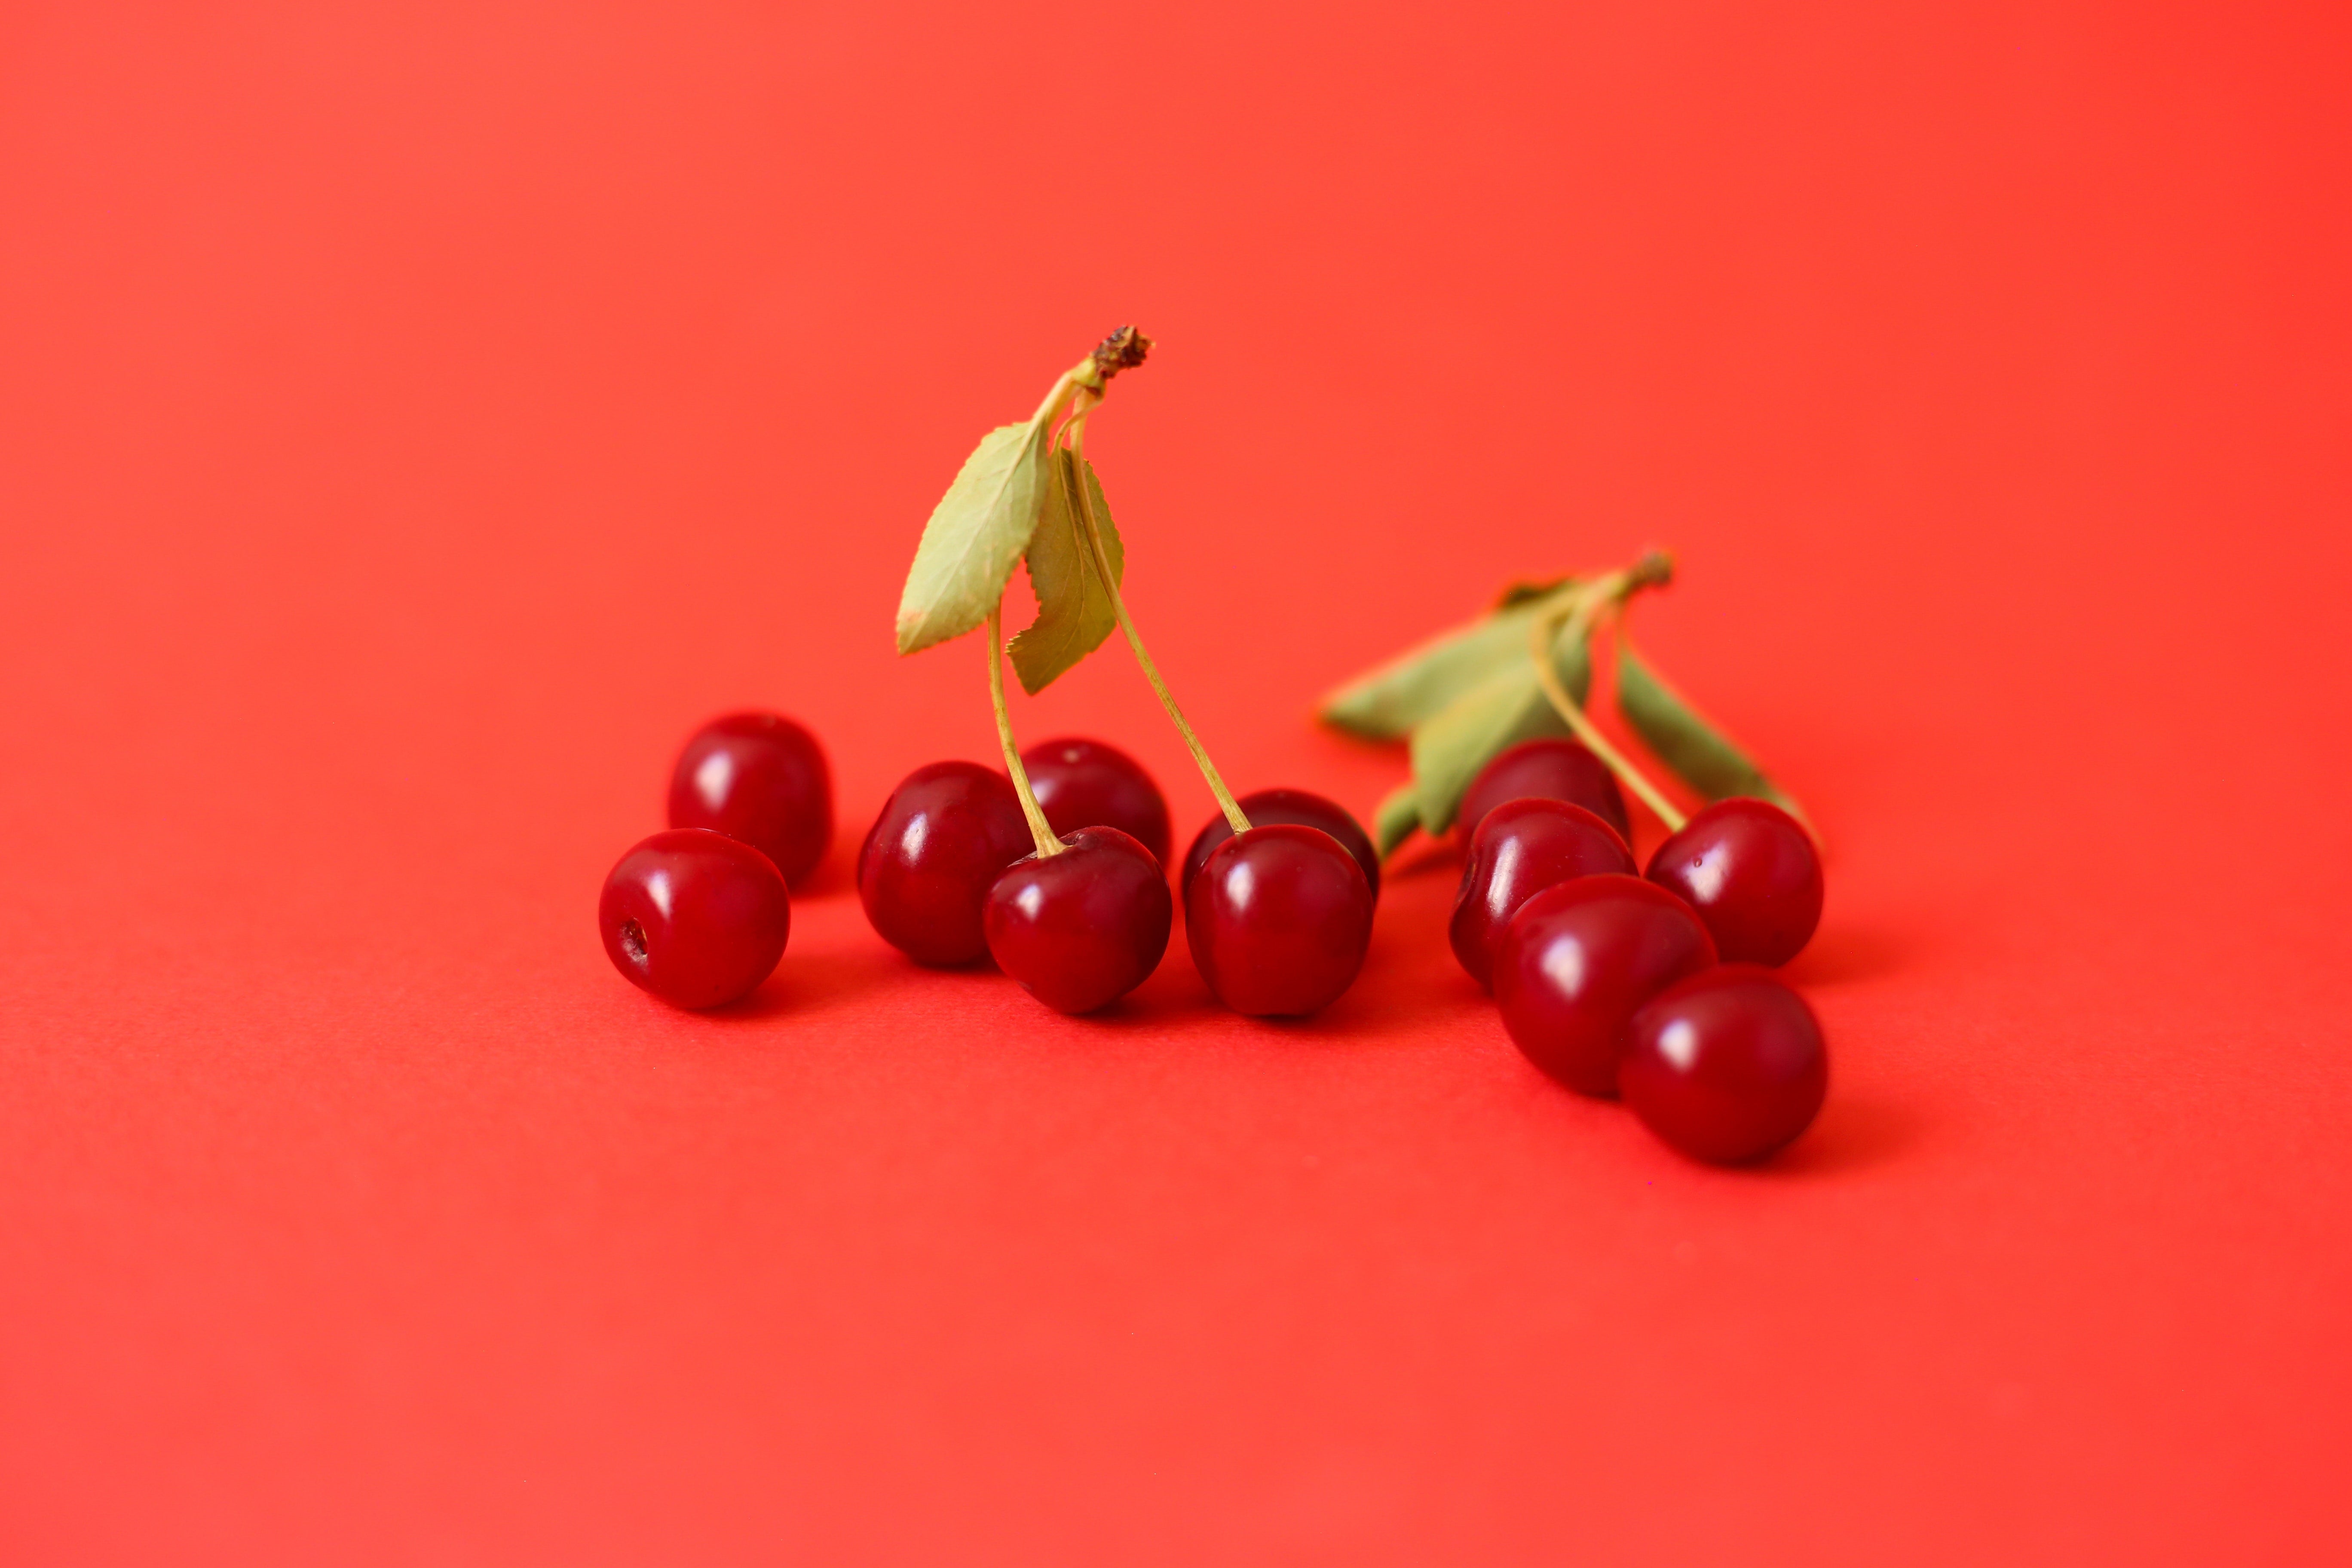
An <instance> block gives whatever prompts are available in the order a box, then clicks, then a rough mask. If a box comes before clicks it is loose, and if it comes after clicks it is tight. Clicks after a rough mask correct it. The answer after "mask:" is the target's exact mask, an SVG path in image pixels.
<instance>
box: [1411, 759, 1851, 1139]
mask: <svg viewBox="0 0 2352 1568" xmlns="http://www.w3.org/2000/svg"><path fill="white" fill-rule="evenodd" d="M1461 820H1462V830H1463V832H1464V834H1465V836H1466V837H1467V838H1468V840H1469V855H1468V859H1467V861H1466V863H1465V865H1464V867H1463V868H1462V888H1461V891H1460V892H1459V893H1458V894H1457V895H1456V897H1455V900H1454V920H1453V925H1452V929H1451V933H1450V934H1451V936H1452V938H1453V942H1454V956H1455V957H1456V958H1458V959H1460V960H1461V961H1462V967H1463V968H1465V969H1466V970H1468V971H1469V972H1470V974H1471V976H1472V978H1474V979H1475V980H1476V981H1477V982H1478V984H1480V985H1482V986H1485V987H1486V989H1487V990H1488V991H1490V992H1491V993H1493V994H1494V997H1495V1001H1496V1005H1497V1006H1499V1007H1500V1009H1501V1010H1502V1015H1503V1025H1504V1027H1505V1028H1507V1030H1509V1031H1510V1036H1511V1038H1512V1040H1513V1041H1514V1042H1516V1043H1517V1046H1518V1047H1519V1049H1520V1050H1522V1051H1524V1052H1525V1053H1527V1056H1528V1060H1530V1061H1532V1062H1534V1063H1535V1064H1536V1066H1538V1068H1542V1069H1543V1070H1544V1071H1545V1072H1547V1073H1549V1074H1550V1075H1551V1076H1552V1077H1553V1078H1555V1079H1559V1081H1560V1082H1562V1083H1564V1084H1566V1085H1568V1086H1569V1087H1570V1089H1577V1090H1579V1091H1580V1092H1581V1093H1585V1094H1591V1095H1600V1096H1611V1095H1619V1096H1622V1097H1623V1099H1624V1100H1625V1102H1626V1103H1627V1104H1628V1105H1630V1106H1632V1107H1633V1112H1634V1114H1635V1115H1637V1116H1639V1117H1640V1118H1641V1119H1642V1121H1643V1123H1644V1124H1645V1125H1646V1126H1648V1127H1649V1128H1650V1130H1651V1131H1654V1132H1655V1133H1657V1134H1658V1136H1659V1137H1661V1138H1663V1139H1664V1140H1665V1141H1666V1142H1668V1143H1670V1144H1672V1145H1674V1146H1675V1148H1676V1149H1679V1150H1681V1151H1682V1152H1684V1153H1685V1154H1689V1155H1691V1156H1693V1157H1694V1158H1696V1159H1701V1160H1709V1161H1714V1162H1717V1163H1738V1162H1743V1161H1748V1160H1758V1159H1761V1158H1763V1157H1764V1156H1765V1155H1767V1154H1769V1153H1771V1152H1773V1151H1774V1150H1776V1149H1779V1148H1780V1147H1781V1146H1782V1145H1784V1144H1786V1143H1787V1142H1789V1141H1790V1139H1792V1138H1794V1137H1796V1136H1797V1134H1798V1133H1800V1132H1801V1131H1804V1130H1805V1128H1806V1126H1807V1124H1809V1123H1810V1122H1811V1121H1812V1119H1813V1116H1814V1113H1815V1112H1816V1111H1818V1110H1821V1106H1822V1096H1823V1094H1824V1093H1825V1092H1826V1091H1827V1089H1828V1087H1829V1058H1828V1056H1827V1054H1826V1053H1825V1052H1824V1050H1823V1048H1822V1032H1821V1026H1820V1024H1819V1023H1818V1022H1817V1021H1816V1020H1815V1019H1814V1017H1813V1014H1812V1009H1811V1008H1810V1007H1808V1006H1807V1005H1805V1001H1804V998H1802V997H1801V996H1799V995H1798V994H1796V992H1794V991H1792V990H1790V988H1789V987H1788V986H1787V985H1786V984H1783V983H1782V982H1781V981H1780V979H1779V978H1778V977H1777V976H1775V975H1774V974H1773V973H1771V970H1772V969H1773V968H1776V967H1778V966H1779V965H1780V964H1783V963H1787V962H1788V961H1789V960H1790V959H1791V958H1794V957H1795V956H1796V955H1797V953H1798V952H1799V951H1800V950H1801V949H1802V948H1803V947H1804V945H1805V943H1806V942H1809V941H1811V938H1812V934H1813V929H1814V927H1815V926H1817V925H1819V924H1820V923H1821V918H1822V862H1821V857H1820V855H1819V854H1818V853H1817V852H1816V851H1815V849H1814V847H1813V840H1812V837H1811V835H1810V834H1809V833H1807V832H1806V831H1805V828H1804V826H1803V825H1802V824H1801V823H1799V822H1798V821H1797V819H1796V818H1795V817H1793V816H1790V815H1789V814H1788V813H1787V812H1785V811H1783V810H1781V809H1780V807H1779V806H1777V805H1772V804H1771V803H1769V801H1762V800H1750V799H1744V798H1735V799H1730V800H1720V801H1717V802H1716V803H1715V804H1714V805H1710V806H1707V807H1706V809H1705V810H1703V811H1700V812H1699V813H1698V814H1697V815H1696V816H1693V817H1691V818H1690V820H1689V821H1688V822H1686V823H1685V824H1684V825H1683V826H1681V827H1679V828H1677V829H1675V832H1674V833H1673V834H1672V835H1671V836H1670V837H1668V838H1667V839H1666V840H1665V842H1664V843H1663V844H1661V845H1659V846H1658V848H1657V852H1656V853H1655V854H1654V855H1652V856H1651V857H1650V864H1649V868H1648V871H1647V873H1646V875H1636V869H1637V868H1636V865H1635V862H1634V859H1633V851H1632V850H1631V849H1629V848H1628V847H1627V841H1628V837H1629V834H1628V831H1627V829H1628V826H1629V825H1628V822H1627V819H1626V815H1625V801H1624V797H1623V796H1622V795H1620V794H1619V793H1618V789H1617V781H1616V780H1615V779H1614V778H1612V777H1611V776H1610V773H1609V771H1608V769H1607V768H1605V767H1604V766H1602V765H1601V760H1600V759H1599V758H1598V757H1596V756H1594V755H1593V754H1592V753H1591V752H1590V751H1588V750H1586V749H1585V748H1584V747H1583V746H1581V745H1579V744H1578V743H1577V742H1574V741H1568V740H1559V741H1528V742H1523V743H1521V744H1519V745H1517V746H1514V747H1512V748H1511V749H1509V750H1508V751H1506V752H1502V753H1501V754H1500V755H1498V756H1496V758H1495V760H1494V761H1493V762H1491V763H1487V764H1486V768H1485V770H1484V771H1483V772H1481V773H1479V775H1478V777H1477V778H1476V779H1475V780H1474V781H1473V782H1472V784H1471V786H1470V788H1469V790H1468V792H1467V793H1466V794H1465V795H1464V796H1463V800H1462V811H1461Z"/></svg>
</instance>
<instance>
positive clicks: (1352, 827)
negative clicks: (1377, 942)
mask: <svg viewBox="0 0 2352 1568" xmlns="http://www.w3.org/2000/svg"><path fill="white" fill-rule="evenodd" d="M1234 805H1238V806H1240V807H1241V808H1242V815H1243V816H1246V817H1248V818H1249V819H1250V826H1252V827H1271V826H1274V825H1275V824H1276V823H1278V822H1287V823H1290V824H1292V825H1293V826H1298V827H1319V828H1321V829H1322V830H1323V831H1324V832H1326V833H1328V834H1329V835H1330V836H1331V837H1334V838H1336V839H1338V840H1339V847H1341V848H1343V849H1345V850H1346V851H1347V852H1348V853H1349V854H1350V855H1353V856H1354V857H1355V858H1356V864H1357V865H1358V866H1359V867H1360V868H1362V870H1363V873H1364V881H1365V883H1366V884H1367V885H1368V886H1370V889H1372V897H1373V898H1374V899H1378V898H1379V897H1380V896H1381V854H1380V851H1379V850H1377V849H1375V848H1373V847H1372V838H1371V835H1370V834H1368V833H1366V832H1365V831H1364V830H1363V827H1362V826H1361V825H1360V824H1359V823H1358V822H1357V821H1356V819H1355V818H1354V817H1352V816H1349V815H1348V810H1347V807H1345V806H1343V805H1339V803H1338V802H1336V801H1329V800H1326V799H1324V798H1323V797H1322V796H1321V795H1316V794H1313V793H1312V792H1310V791H1307V790H1303V789H1262V790H1256V791H1254V792H1252V793H1251V794H1249V795H1244V796H1242V797H1241V799H1239V800H1237V801H1235V802H1234ZM1233 836H1234V825H1233V824H1232V823H1230V822H1227V821H1226V820H1225V816H1224V813H1223V812H1219V813H1218V814H1217V815H1216V816H1213V817H1211V818H1210V819H1209V821H1208V823H1207V825H1206V826H1203V827H1202V829H1201V831H1200V832H1198V833H1196V834H1194V835H1193V836H1192V847H1191V848H1190V849H1187V850H1186V851H1185V852H1184V871H1183V875H1182V876H1181V878H1180V879H1178V889H1179V891H1180V893H1181V896H1183V897H1185V898H1188V899H1189V898H1190V897H1191V896H1192V879H1193V878H1195V877H1197V876H1199V875H1200V874H1201V868H1202V867H1203V866H1205V865H1207V864H1208V863H1209V857H1210V856H1212V855H1213V854H1215V853H1216V852H1217V846H1218V845H1220V844H1223V842H1224V841H1225V840H1226V839H1228V838H1231V837H1233ZM1187 907H1188V908H1189V907H1190V906H1189V905H1188V906H1187Z"/></svg>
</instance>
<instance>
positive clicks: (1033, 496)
mask: <svg viewBox="0 0 2352 1568" xmlns="http://www.w3.org/2000/svg"><path fill="white" fill-rule="evenodd" d="M1044 479H1045V426H1043V425H1041V424H1038V423H1035V422H1032V423H1030V424H1027V425H1005V426H999V427H998V428H996V429H994V430H991V431H990V432H989V433H988V434H987V435H985V436H983V437H981V438H980V445H979V446H977V447H973V448H972V451H971V457H969V458H965V459H964V463H963V470H962V471H961V473H959V474H957V475H956V477H955V483H953V484H951V485H950V486H949V487H948V493H947V494H945V495H944V496H941V497H940V504H939V505H938V506H937V507H935V508H933V509H932V510H931V521H929V522H928V523H926V524H924V525H923V542H921V543H920V544H919V545H917V546H916V547H915V563H914V564H913V565H912V566H910V567H908V569H907V588H906V592H905V593H904V594H902V595H899V598H898V651H899V652H900V653H914V652H917V651H919V650H920V649H922V648H927V647H930V646H931V645H932V644H933V643H940V642H945V641H947V640H948V639H949V638H950V637H961V636H962V635H963V634H964V633H966V632H968V631H970V630H971V629H972V628H973V627H974V626H978V625H980V624H981V622H982V621H984V620H986V619H987V618H988V612H989V608H990V606H991V605H994V604H995V603H996V602H997V600H998V599H999V598H1001V597H1003V594H1004V584H1006V583H1007V582H1008V581H1009V580H1010V579H1011V578H1012V576H1013V563H1014V562H1016V561H1018V560H1020V559H1021V552H1023V551H1024V550H1026V549H1028V548H1029V536H1030V533H1031V532H1032V531H1034V529H1035V527H1036V525H1037V506H1038V503H1039V501H1041V500H1043V499H1044V490H1045V484H1044V482H1043V481H1044Z"/></svg>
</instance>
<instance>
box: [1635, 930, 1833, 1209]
mask: <svg viewBox="0 0 2352 1568" xmlns="http://www.w3.org/2000/svg"><path fill="white" fill-rule="evenodd" d="M1628 1034H1629V1036H1630V1043H1629V1044H1628V1046H1627V1047H1626V1051H1625V1058H1624V1059H1623V1060H1622V1061H1621V1062H1619V1063H1618V1064H1617V1090H1618V1092H1619V1093H1620V1094H1622V1095H1623V1096H1624V1097H1625V1103H1626V1104H1627V1105H1630V1106H1632V1107H1633V1114H1634V1115H1636V1116H1638V1117H1640V1118H1641V1119H1642V1122H1643V1125H1644V1126H1646V1127H1647V1128H1649V1130H1650V1131H1653V1132H1654V1133H1656V1134H1657V1135H1658V1136H1659V1137H1661V1138H1663V1139H1664V1140H1665V1141H1666V1142H1669V1143H1671V1144H1673V1145H1674V1146H1675V1148H1676V1149H1679V1150H1681V1151H1682V1152H1684V1153H1685V1154H1687V1155H1689V1156H1690V1157H1691V1158H1692V1159H1694V1160H1706V1161H1710V1162H1712V1163H1716V1164H1718V1165H1731V1164H1738V1163H1741V1162H1743V1161H1748V1160H1760V1159H1762V1158H1764V1156H1766V1155H1767V1154H1769V1153H1771V1152H1773V1151H1774V1150H1776V1149H1779V1148H1780V1147H1781V1146H1782V1145H1784V1144H1786V1143H1787V1142H1789V1141H1790V1139H1792V1138H1794V1137H1796V1135H1797V1134H1798V1133H1800V1132H1802V1131H1804V1130H1805V1129H1806V1128H1807V1127H1808V1126H1810V1125H1811V1122H1812V1120H1813V1116H1814V1113H1815V1112H1817V1111H1819V1110H1821V1108H1822V1097H1823V1096H1824V1095H1826V1094H1827V1093H1828V1092H1829V1083H1830V1061H1829V1053H1828V1052H1827V1051H1826V1050H1825V1049H1824V1048H1823V1047H1822V1026H1821V1023H1820V1020H1818V1019H1816V1018H1815V1017H1814V1016H1813V1010H1812V1009H1811V1007H1808V1006H1806V1005H1805V999H1804V998H1803V997H1801V996H1800V995H1798V994H1796V993H1795V992H1794V991H1791V990H1790V989H1789V987H1788V986H1787V985H1785V984H1782V983H1781V982H1780V978H1779V977H1778V976H1776V975H1774V974H1773V973H1771V972H1770V971H1769V970H1766V969H1763V968H1759V966H1757V965H1755V964H1752V963H1727V964H1722V965H1719V966H1717V968H1714V969H1710V970H1707V971H1706V972H1705V973H1699V974H1694V975H1692V976H1691V977H1690V978H1689V979H1687V980H1685V981H1683V982H1681V983H1680V984H1675V985H1671V986H1668V987H1667V988H1666V989H1665V990H1664V991H1661V992H1660V993H1658V994H1656V995H1655V996H1653V997H1651V998H1650V1000H1649V1001H1648V1002H1647V1003H1645V1004H1644V1005H1643V1007H1642V1009H1641V1011H1639V1012H1637V1013H1635V1014H1634V1015H1633V1024H1632V1026H1631V1027H1630V1028H1629V1030H1628Z"/></svg>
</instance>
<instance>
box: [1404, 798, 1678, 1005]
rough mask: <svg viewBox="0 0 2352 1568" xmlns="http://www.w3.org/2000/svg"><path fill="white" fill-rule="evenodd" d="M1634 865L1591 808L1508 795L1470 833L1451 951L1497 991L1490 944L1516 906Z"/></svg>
mask: <svg viewBox="0 0 2352 1568" xmlns="http://www.w3.org/2000/svg"><path fill="white" fill-rule="evenodd" d="M1635 869H1636V868H1635V866H1634V862H1633V851H1632V850H1631V849H1628V848H1626V847H1625V840H1624V839H1623V838H1622V837H1619V836H1618V832H1617V830H1616V829H1615V828H1613V827H1612V826H1609V825H1608V824H1607V823H1605V822H1603V821H1601V818H1599V817H1598V816H1594V815H1593V814H1592V813H1591V812H1589V811H1587V810H1585V809H1584V807H1582V806H1580V805H1570V804H1569V803H1568V802H1566V801H1564V800H1538V799H1535V798H1533V797H1526V798H1521V799H1518V800H1507V801H1505V802H1503V804H1502V805H1498V806H1496V807H1495V809H1494V810H1492V811H1490V812H1488V813H1487V814H1486V820H1485V821H1484V822H1481V823H1480V824H1479V825H1478V831H1477V832H1476V833H1475V834H1472V835H1471V837H1470V858H1469V859H1468V860H1467V861H1465V862H1464V864H1463V867H1462V887H1461V890H1460V891H1458V892H1457V893H1455V894H1454V921H1453V924H1452V925H1451V926H1450V927H1449V928H1448V929H1447V933H1446V934H1447V935H1448V937H1449V938H1450V939H1451V940H1452V941H1453V943H1454V957H1456V958H1458V959H1460V960H1461V961H1462V967H1463V968H1465V969H1466V970H1468V971H1469V972H1470V978H1471V979H1473V980H1475V981H1476V982H1477V983H1478V984H1480V985H1482V986H1484V987H1485V988H1486V989H1487V990H1489V991H1492V990H1493V989H1494V988H1495V978H1494V972H1495V945H1496V942H1500V941H1501V940H1502V935H1503V931H1504V929H1505V928H1506V927H1507V926H1508V925H1509V924H1510V923H1511V917H1512V916H1513V915H1515V914H1517V913H1518V912H1519V906H1520V905H1521V904H1524V903H1526V902H1527V901H1528V900H1529V899H1532V898H1534V897H1535V896H1536V895H1537V894H1538V893H1540V892H1542V891H1543V890H1544V889H1546V888H1549V887H1550V886H1551V885H1552V884H1553V883H1555V882H1565V881H1567V880H1568V879H1570V877H1591V876H1598V875H1600V874H1601V873H1603V872H1614V873H1616V874H1618V875H1620V876H1627V877H1630V876H1632V875H1633V872H1634V870H1635Z"/></svg>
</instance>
